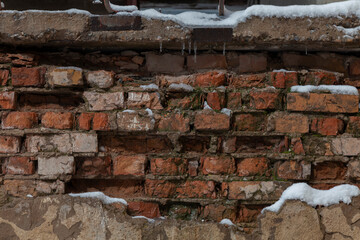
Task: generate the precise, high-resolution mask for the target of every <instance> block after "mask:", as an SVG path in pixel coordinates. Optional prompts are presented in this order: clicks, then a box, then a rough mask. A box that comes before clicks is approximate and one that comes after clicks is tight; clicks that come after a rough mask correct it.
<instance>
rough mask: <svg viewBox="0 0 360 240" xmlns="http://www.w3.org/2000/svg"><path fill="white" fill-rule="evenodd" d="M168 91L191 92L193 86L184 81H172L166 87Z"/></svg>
mask: <svg viewBox="0 0 360 240" xmlns="http://www.w3.org/2000/svg"><path fill="white" fill-rule="evenodd" d="M168 90H169V91H185V92H192V91H194V88H193V87H192V86H190V85H187V84H184V83H172V84H170V86H169V87H168Z"/></svg>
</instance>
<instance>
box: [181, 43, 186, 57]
mask: <svg viewBox="0 0 360 240" xmlns="http://www.w3.org/2000/svg"><path fill="white" fill-rule="evenodd" d="M184 51H185V42H183V43H182V49H181V55H184Z"/></svg>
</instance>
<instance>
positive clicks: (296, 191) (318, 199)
mask: <svg viewBox="0 0 360 240" xmlns="http://www.w3.org/2000/svg"><path fill="white" fill-rule="evenodd" d="M359 195H360V190H359V188H358V187H357V186H354V185H349V184H343V185H339V186H336V187H333V188H332V189H330V190H318V189H314V188H312V187H310V186H309V185H308V184H306V183H295V184H293V185H291V186H290V187H288V188H287V189H286V190H285V191H284V192H283V193H282V195H281V197H280V199H279V200H278V201H277V202H276V203H274V204H273V205H271V206H269V207H266V208H264V209H263V210H262V211H261V213H264V212H265V211H271V212H276V213H277V212H279V210H280V208H281V207H282V205H283V204H284V203H285V201H286V200H300V201H302V202H306V203H307V204H309V205H310V206H312V207H316V206H318V205H319V206H325V207H327V206H330V205H333V204H338V203H340V202H344V203H346V204H349V203H351V198H352V197H356V196H359Z"/></svg>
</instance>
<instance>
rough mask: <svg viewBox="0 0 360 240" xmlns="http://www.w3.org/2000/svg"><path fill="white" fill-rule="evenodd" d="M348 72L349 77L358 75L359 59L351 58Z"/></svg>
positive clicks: (359, 73)
mask: <svg viewBox="0 0 360 240" xmlns="http://www.w3.org/2000/svg"><path fill="white" fill-rule="evenodd" d="M349 63H350V64H349V72H350V75H353V76H358V75H360V58H351V59H350V61H349Z"/></svg>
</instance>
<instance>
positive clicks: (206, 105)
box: [204, 101, 213, 110]
mask: <svg viewBox="0 0 360 240" xmlns="http://www.w3.org/2000/svg"><path fill="white" fill-rule="evenodd" d="M205 109H209V110H213V109H212V108H211V107H210V106H209V104H208V103H207V101H205V102H204V110H205Z"/></svg>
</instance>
